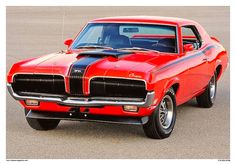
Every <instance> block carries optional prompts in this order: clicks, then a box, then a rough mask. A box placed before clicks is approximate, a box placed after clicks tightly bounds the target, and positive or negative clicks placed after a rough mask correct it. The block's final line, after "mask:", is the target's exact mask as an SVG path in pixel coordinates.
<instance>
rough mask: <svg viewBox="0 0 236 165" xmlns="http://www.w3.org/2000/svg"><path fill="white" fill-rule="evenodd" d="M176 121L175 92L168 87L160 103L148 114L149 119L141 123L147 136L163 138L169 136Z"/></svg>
mask: <svg viewBox="0 0 236 165" xmlns="http://www.w3.org/2000/svg"><path fill="white" fill-rule="evenodd" d="M175 121H176V101H175V92H174V90H173V89H172V88H170V89H169V90H168V91H167V92H166V94H165V96H164V97H163V98H162V100H161V102H160V104H159V105H158V106H157V107H156V109H155V110H154V111H153V113H152V114H151V115H150V116H149V120H148V122H147V123H146V124H144V125H143V129H144V132H145V134H146V136H147V137H149V138H152V139H164V138H167V137H169V136H170V134H171V133H172V131H173V129H174V125H175Z"/></svg>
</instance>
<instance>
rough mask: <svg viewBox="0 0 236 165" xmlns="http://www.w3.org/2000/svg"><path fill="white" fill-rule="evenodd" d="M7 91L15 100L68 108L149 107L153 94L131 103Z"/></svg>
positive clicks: (9, 86) (8, 86)
mask: <svg viewBox="0 0 236 165" xmlns="http://www.w3.org/2000/svg"><path fill="white" fill-rule="evenodd" d="M7 89H8V91H9V93H10V94H11V96H12V97H13V98H14V99H16V100H26V99H32V100H38V101H46V102H56V103H58V104H62V105H68V106H103V105H119V106H123V105H134V106H138V107H149V106H150V105H151V104H152V103H153V100H154V96H155V92H154V91H152V92H148V93H147V96H146V98H145V99H144V101H131V100H127V101H124V100H106V99H104V100H101V99H99V100H96V99H93V100H91V99H90V98H78V97H67V98H59V97H50V96H20V95H18V94H17V93H15V92H14V91H13V88H12V86H11V84H9V83H8V84H7Z"/></svg>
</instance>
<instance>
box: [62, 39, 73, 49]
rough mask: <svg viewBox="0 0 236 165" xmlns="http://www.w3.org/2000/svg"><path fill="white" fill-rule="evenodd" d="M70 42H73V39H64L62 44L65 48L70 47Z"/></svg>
mask: <svg viewBox="0 0 236 165" xmlns="http://www.w3.org/2000/svg"><path fill="white" fill-rule="evenodd" d="M72 42H73V39H66V40H65V41H64V44H65V45H66V46H68V47H70V45H71V44H72Z"/></svg>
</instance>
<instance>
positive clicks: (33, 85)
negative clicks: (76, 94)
mask: <svg viewBox="0 0 236 165" xmlns="http://www.w3.org/2000/svg"><path fill="white" fill-rule="evenodd" d="M12 88H13V90H14V92H16V93H17V94H21V95H24V94H29V93H40V94H55V95H65V94H66V92H65V83H64V78H63V77H62V76H58V75H37V74H32V75H30V74H18V75H15V76H14V81H13V84H12Z"/></svg>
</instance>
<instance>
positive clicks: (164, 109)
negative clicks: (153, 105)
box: [159, 95, 174, 129]
mask: <svg viewBox="0 0 236 165" xmlns="http://www.w3.org/2000/svg"><path fill="white" fill-rule="evenodd" d="M173 109H174V106H173V101H172V98H171V97H170V96H169V95H166V96H165V97H164V98H163V99H162V101H161V105H160V107H159V122H160V124H161V126H162V127H163V128H164V129H168V128H169V127H170V125H171V122H172V119H173Z"/></svg>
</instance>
